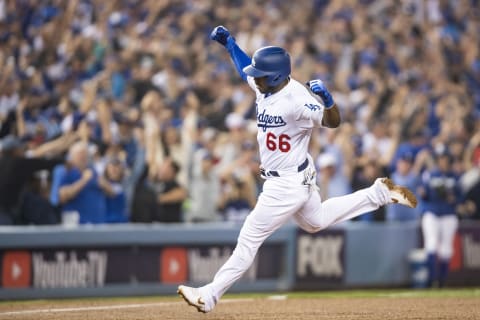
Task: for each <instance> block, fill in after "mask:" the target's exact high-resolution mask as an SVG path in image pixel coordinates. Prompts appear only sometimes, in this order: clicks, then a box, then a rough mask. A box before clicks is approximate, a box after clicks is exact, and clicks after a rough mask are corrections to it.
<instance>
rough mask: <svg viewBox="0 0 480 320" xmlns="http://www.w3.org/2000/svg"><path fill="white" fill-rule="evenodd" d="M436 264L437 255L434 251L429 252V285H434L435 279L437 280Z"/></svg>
mask: <svg viewBox="0 0 480 320" xmlns="http://www.w3.org/2000/svg"><path fill="white" fill-rule="evenodd" d="M436 264H437V257H436V256H435V254H434V253H429V254H428V256H427V268H428V281H427V286H428V287H431V286H432V285H433V281H434V280H435V277H436V274H435V269H436Z"/></svg>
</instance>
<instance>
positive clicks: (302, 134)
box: [247, 77, 324, 170]
mask: <svg viewBox="0 0 480 320" xmlns="http://www.w3.org/2000/svg"><path fill="white" fill-rule="evenodd" d="M247 81H248V84H249V85H250V87H251V88H252V89H253V90H255V93H256V95H257V99H256V104H257V126H258V133H257V141H258V146H259V153H260V161H261V165H262V167H263V168H265V170H297V168H298V166H299V165H300V164H302V163H303V162H304V161H305V159H306V158H307V154H308V145H309V142H310V136H311V134H312V128H313V127H320V126H322V118H323V112H324V106H323V105H322V104H321V103H320V102H319V101H317V99H315V98H314V97H313V96H312V95H311V94H310V92H309V91H308V90H307V88H305V87H304V86H303V85H302V84H301V83H300V82H298V81H296V80H294V79H292V78H290V81H289V82H288V84H287V85H286V86H285V87H283V88H282V89H281V90H280V91H278V92H276V93H274V94H270V95H268V94H263V93H261V92H260V91H258V89H257V87H256V85H255V82H254V80H253V78H252V77H248V78H247Z"/></svg>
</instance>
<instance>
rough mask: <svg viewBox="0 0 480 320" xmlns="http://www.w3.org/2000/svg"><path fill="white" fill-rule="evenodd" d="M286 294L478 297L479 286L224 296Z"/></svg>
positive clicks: (299, 296) (244, 295)
mask: <svg viewBox="0 0 480 320" xmlns="http://www.w3.org/2000/svg"><path fill="white" fill-rule="evenodd" d="M281 295H283V296H286V297H287V298H289V299H302V298H382V297H383V298H399V297H406V298H408V297H432V298H435V297H478V298H480V288H461V289H367V290H338V291H308V292H286V293H279V292H276V293H253V294H252V293H240V294H227V295H226V296H225V297H226V298H231V299H234V298H268V297H269V296H281Z"/></svg>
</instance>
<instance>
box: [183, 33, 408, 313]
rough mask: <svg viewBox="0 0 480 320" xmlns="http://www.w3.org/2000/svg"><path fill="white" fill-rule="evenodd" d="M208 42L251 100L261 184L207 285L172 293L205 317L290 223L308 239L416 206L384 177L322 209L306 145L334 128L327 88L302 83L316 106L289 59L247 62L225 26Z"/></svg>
mask: <svg viewBox="0 0 480 320" xmlns="http://www.w3.org/2000/svg"><path fill="white" fill-rule="evenodd" d="M210 38H211V39H212V40H215V41H217V42H219V43H220V44H222V45H223V46H225V48H226V49H227V51H228V53H229V54H230V56H231V58H232V60H233V62H234V64H235V67H236V69H237V71H238V73H239V74H240V76H241V77H242V78H243V80H245V81H247V82H248V84H249V85H250V87H251V88H252V89H253V90H254V91H255V93H256V96H257V98H256V103H257V126H258V134H257V140H258V146H259V151H260V160H261V174H262V176H263V178H264V179H265V182H264V185H263V191H262V193H261V194H260V196H259V198H258V201H257V204H256V206H255V208H254V209H253V211H252V212H251V213H250V214H249V215H248V217H247V218H246V220H245V222H244V224H243V226H242V229H241V231H240V234H239V236H238V240H237V241H238V242H237V246H236V248H235V250H234V251H233V253H232V256H231V257H230V258H229V259H228V260H227V262H226V263H225V264H224V265H223V266H222V267H221V268H220V270H219V271H218V272H217V274H216V275H215V277H214V279H213V281H212V282H211V283H209V284H207V285H205V286H203V287H200V288H192V287H187V286H184V285H180V286H179V287H178V291H177V292H178V294H179V295H180V296H182V297H183V298H184V299H185V301H186V302H187V303H188V304H189V305H191V306H193V307H195V308H197V310H198V311H200V312H204V313H206V312H209V311H211V310H212V309H213V308H214V307H215V305H216V304H217V302H218V301H219V299H220V298H221V297H222V295H223V294H224V293H225V292H226V291H227V290H228V289H229V288H230V287H231V286H232V285H233V283H234V282H235V281H236V280H238V279H239V278H240V277H241V276H242V275H243V273H244V272H245V271H246V270H247V269H248V268H249V267H250V265H251V264H252V262H253V260H254V258H255V255H256V253H257V251H258V248H259V247H260V246H261V245H262V243H263V242H264V241H265V239H267V237H268V236H270V235H271V234H272V233H273V232H274V231H275V230H277V229H278V228H280V227H281V226H282V225H283V224H284V223H286V222H287V221H288V220H290V219H291V218H292V217H293V218H294V219H295V221H296V222H297V223H298V225H299V226H300V227H301V228H302V229H304V230H306V231H307V232H311V233H314V232H318V231H320V230H322V229H325V228H327V227H329V226H331V225H333V224H336V223H339V222H342V221H345V220H349V219H352V218H354V217H356V216H358V215H361V214H363V213H366V212H371V211H374V210H376V209H377V208H378V207H380V206H382V205H385V204H388V203H394V202H396V203H401V204H403V205H406V206H409V207H415V206H416V205H417V200H416V198H415V196H414V195H413V193H412V192H411V191H410V190H408V189H407V188H404V187H401V186H396V185H394V184H393V182H391V180H389V179H387V178H379V179H377V180H376V181H375V183H374V184H373V185H372V186H371V187H369V188H366V189H363V190H360V191H357V192H355V193H353V194H349V195H346V196H342V197H337V198H331V199H329V200H327V201H325V202H323V203H322V201H321V199H320V195H319V192H318V189H317V187H316V185H315V174H316V172H315V167H314V163H313V160H312V157H311V156H310V155H309V154H308V144H309V141H310V136H311V134H312V130H313V128H314V127H321V126H324V127H328V128H336V127H338V126H339V125H340V113H339V110H338V108H337V106H336V105H335V103H334V101H333V98H332V96H331V94H330V93H329V92H328V90H327V88H326V87H325V85H324V84H323V83H322V81H321V80H312V81H309V82H308V83H307V85H308V87H309V88H310V90H311V91H312V92H313V93H315V94H316V95H318V96H319V97H320V99H321V101H322V103H319V101H317V99H315V98H314V97H313V96H312V95H311V94H310V93H309V91H308V90H307V89H306V88H305V87H304V86H303V85H302V84H301V83H299V82H298V81H296V80H294V79H292V78H291V77H290V72H291V67H290V56H289V54H288V53H287V52H286V51H285V50H284V49H282V48H280V47H264V48H260V49H258V50H257V51H256V52H255V53H254V55H253V57H252V58H250V57H249V56H248V55H247V54H246V53H245V52H244V51H243V50H242V49H240V47H239V46H238V45H237V44H236V43H235V39H234V38H233V37H232V36H231V35H230V32H229V31H228V30H227V29H226V28H225V27H223V26H218V27H216V28H215V29H214V30H213V31H212V33H211V35H210Z"/></svg>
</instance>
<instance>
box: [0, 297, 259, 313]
mask: <svg viewBox="0 0 480 320" xmlns="http://www.w3.org/2000/svg"><path fill="white" fill-rule="evenodd" d="M250 301H253V299H225V300H221V301H220V303H222V304H223V303H235V302H250ZM177 304H185V302H183V301H175V302H155V303H135V304H116V305H106V306H94V307H72V308H54V309H32V310H20V311H7V312H0V316H16V315H26V314H37V313H63V312H79V311H105V310H119V309H134V308H148V307H167V306H174V305H177Z"/></svg>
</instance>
